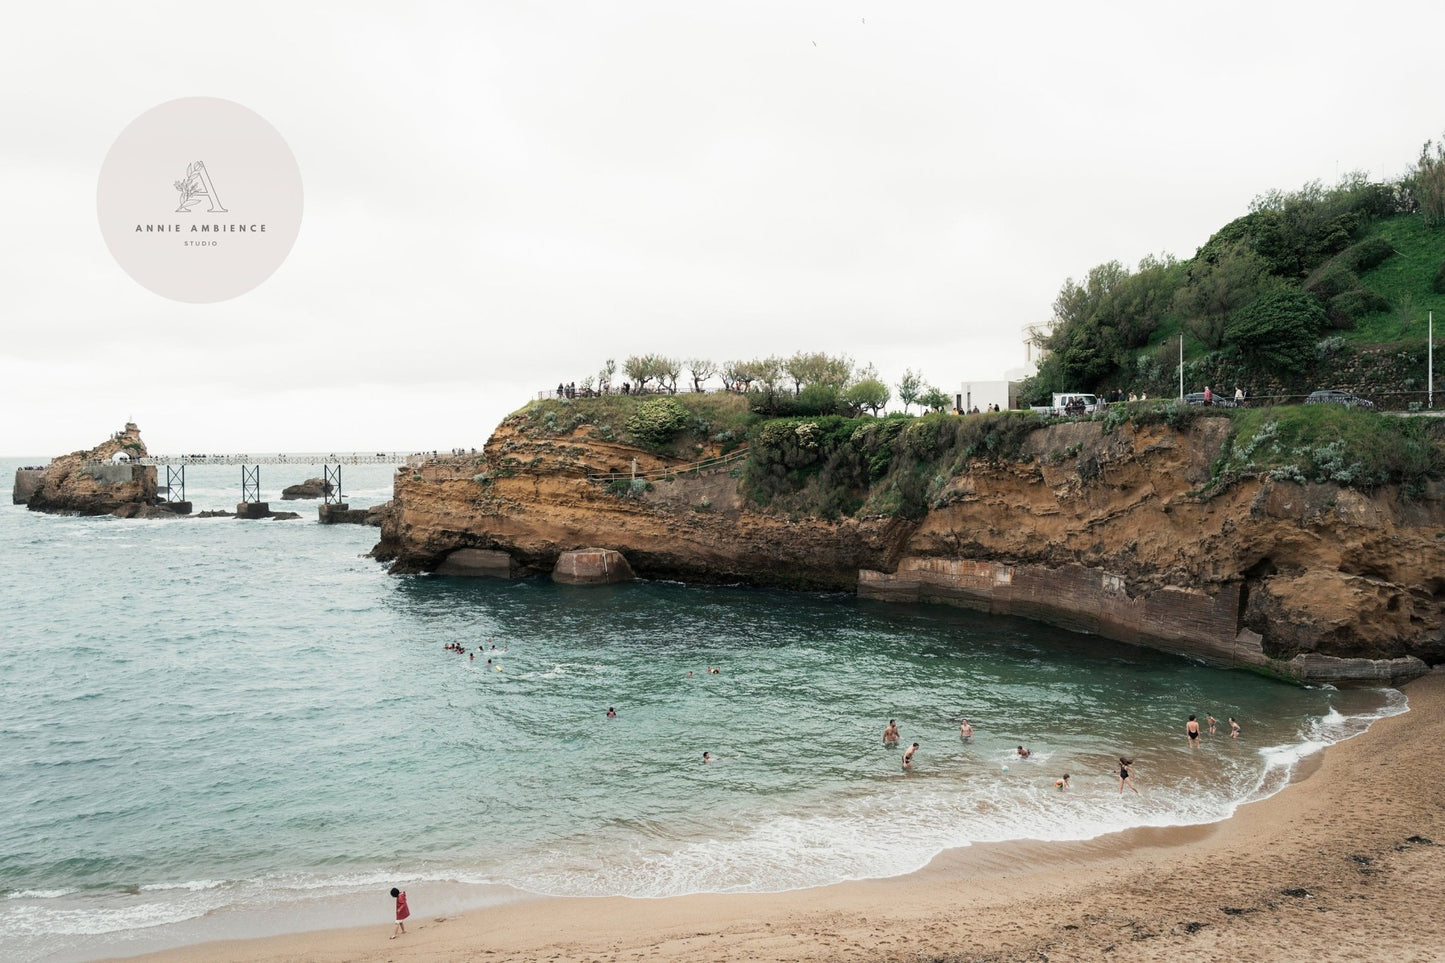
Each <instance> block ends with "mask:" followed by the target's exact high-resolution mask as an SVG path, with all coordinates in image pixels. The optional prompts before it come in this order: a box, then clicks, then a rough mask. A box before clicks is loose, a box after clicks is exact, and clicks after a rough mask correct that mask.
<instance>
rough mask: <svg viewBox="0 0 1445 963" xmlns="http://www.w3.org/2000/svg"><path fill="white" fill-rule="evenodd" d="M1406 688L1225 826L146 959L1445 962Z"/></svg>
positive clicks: (1435, 765) (1436, 783) (1442, 725)
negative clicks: (863, 877) (1400, 697)
mask: <svg viewBox="0 0 1445 963" xmlns="http://www.w3.org/2000/svg"><path fill="white" fill-rule="evenodd" d="M1404 691H1405V693H1406V694H1407V695H1408V696H1409V700H1410V711H1409V712H1408V713H1405V714H1404V715H1400V716H1394V717H1392V718H1388V719H1383V720H1380V721H1378V722H1376V723H1375V724H1374V725H1373V726H1371V728H1370V730H1369V732H1367V733H1366V734H1364V735H1362V736H1359V737H1357V738H1355V739H1351V740H1349V741H1348V742H1344V743H1341V744H1339V745H1336V746H1332V747H1330V748H1329V749H1327V750H1326V751H1325V752H1324V753H1323V754H1322V755H1320V756H1316V757H1312V758H1311V759H1310V760H1307V761H1306V764H1305V765H1304V766H1303V767H1302V769H1301V771H1300V772H1299V773H1297V775H1296V779H1295V781H1294V782H1293V783H1292V784H1291V785H1290V786H1288V787H1286V788H1285V789H1284V790H1283V791H1282V792H1280V793H1278V794H1277V795H1275V796H1272V797H1271V798H1269V799H1266V800H1263V801H1261V802H1257V803H1252V804H1250V805H1248V806H1244V807H1242V808H1241V809H1240V810H1239V812H1238V813H1237V814H1236V815H1235V816H1234V817H1233V818H1232V819H1229V820H1227V821H1225V822H1222V823H1218V824H1215V825H1211V826H1203V827H1190V828H1184V829H1161V830H1133V831H1130V832H1126V833H1118V834H1113V835H1110V836H1105V837H1101V838H1099V839H1096V840H1091V841H1089V842H1086V843H1001V844H991V845H983V846H973V847H969V848H966V849H960V850H953V851H950V852H948V853H944V854H943V855H941V856H939V857H938V858H937V859H935V860H934V861H933V862H932V863H931V864H930V865H929V866H928V867H926V868H925V869H923V870H921V871H920V872H917V873H913V874H911V875H908V876H901V877H896V878H893V879H886V880H874V881H863V882H852V883H841V884H838V885H835V886H825V887H819V888H816V889H809V890H799V891H796V892H790V893H782V894H775V895H740V896H685V897H674V898H669V899H658V900H635V899H624V898H606V899H538V900H532V901H528V902H523V903H515V904H510V905H507V906H501V907H496V908H493V909H487V910H479V911H477V912H474V913H468V914H466V915H463V916H460V917H454V918H439V917H434V916H428V915H427V914H426V907H425V906H424V905H421V901H419V900H417V899H416V895H415V894H413V899H412V908H413V912H414V913H415V914H416V915H414V916H413V917H412V919H411V921H410V922H409V924H408V932H407V934H406V935H405V936H402V937H400V938H398V939H397V940H394V941H392V940H388V939H387V937H388V936H389V935H390V933H391V924H390V922H389V921H388V914H389V911H390V902H391V901H390V898H389V897H387V896H386V895H385V894H384V893H382V894H381V896H380V899H379V907H378V914H379V917H380V921H379V922H378V924H377V925H376V926H368V927H360V928H354V929H345V930H330V931H325V932H312V933H299V934H294V935H288V936H281V937H268V938H264V939H257V940H247V941H239V942H224V943H208V944H205V945H202V946H192V947H188V948H184V949H179V950H173V951H168V952H165V953H159V954H152V955H149V956H146V957H142V959H146V960H155V961H178V960H198V959H204V960H208V961H260V960H268V961H282V960H284V961H298V963H299V961H308V963H326V961H343V960H347V961H350V960H358V961H390V960H414V961H421V963H441V961H454V960H478V961H482V960H485V961H521V960H556V961H574V960H575V961H589V963H602V961H630V960H639V961H660V963H671V961H678V963H682V961H699V963H712V961H741V960H778V961H787V960H860V961H861V960H879V961H902V960H909V961H914V963H916V961H919V960H928V961H965V960H988V961H1004V960H1042V959H1053V960H1083V961H1089V960H1110V961H1129V960H1139V961H1145V960H1149V961H1152V960H1159V959H1181V960H1231V961H1244V963H1248V961H1267V960H1268V961H1272V960H1280V961H1284V960H1302V959H1307V960H1351V961H1354V960H1386V959H1388V960H1392V961H1397V960H1398V961H1403V960H1422V961H1423V960H1439V959H1442V958H1445V914H1441V913H1440V912H1439V906H1438V903H1439V897H1440V894H1441V892H1442V884H1445V848H1441V847H1445V781H1442V778H1441V777H1442V769H1445V767H1442V764H1441V762H1440V759H1441V758H1442V754H1445V674H1441V673H1436V674H1433V675H1431V676H1428V677H1426V678H1424V679H1420V680H1418V681H1416V682H1412V683H1410V684H1409V685H1407V686H1405V688H1404ZM1141 788H1142V789H1144V791H1146V792H1147V791H1148V790H1147V787H1143V786H1141ZM1432 841H1433V842H1432ZM1437 843H1438V844H1439V845H1438V847H1437Z"/></svg>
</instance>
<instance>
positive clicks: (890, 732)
mask: <svg viewBox="0 0 1445 963" xmlns="http://www.w3.org/2000/svg"><path fill="white" fill-rule="evenodd" d="M1205 720H1206V723H1205V724H1206V725H1207V726H1208V727H1209V734H1210V736H1213V735H1214V734H1215V732H1216V731H1217V730H1218V727H1219V723H1218V721H1217V720H1216V719H1215V718H1214V716H1212V715H1208V714H1206V715H1205ZM1184 731H1185V732H1186V733H1187V734H1188V737H1189V748H1191V749H1193V748H1194V747H1195V746H1196V745H1198V743H1199V719H1198V718H1197V717H1196V716H1192V715H1191V716H1190V717H1189V722H1188V723H1186V724H1185V726H1184ZM1239 736H1240V728H1239V723H1238V722H1236V721H1235V718H1234V716H1230V717H1229V738H1231V739H1238V738H1239ZM958 737H959V738H960V739H962V740H963V741H964V742H972V741H973V726H972V725H970V724H969V721H968V720H967V719H964V720H963V722H962V724H961V725H959V727H958ZM901 738H902V736H901V735H900V733H899V731H898V720H897V719H889V720H888V725H887V726H885V727H884V729H883V745H885V746H887V747H889V748H892V747H894V746H897V745H898V742H899V739H901ZM917 751H918V743H916V742H915V743H913V745H911V746H909V747H908V748H907V749H905V750H904V752H903V769H904V771H905V772H907V771H911V770H912V769H913V754H914V753H916V752H917ZM706 755H707V753H703V756H704V757H706ZM1014 755H1015V756H1016V757H1017V758H1019V759H1027V758H1029V757H1030V756H1032V755H1033V752H1032V751H1031V750H1029V749H1028V748H1026V747H1025V746H1022V745H1020V746H1019V747H1018V748H1016V749H1015V750H1014ZM703 761H704V762H707V761H709V760H707V759H706V758H704V759H703ZM1133 767H1134V760H1133V759H1131V758H1129V757H1128V756H1120V757H1119V792H1121V793H1122V792H1123V791H1124V788H1125V787H1126V786H1127V787H1128V788H1129V789H1132V790H1134V792H1136V793H1137V792H1138V791H1139V789H1138V787H1136V786H1135V785H1134V781H1133V778H1132V776H1133V771H1134V769H1133ZM1004 769H1005V770H1007V769H1008V767H1007V766H1005V767H1004ZM1054 787H1055V788H1056V789H1058V790H1059V791H1060V792H1067V791H1068V789H1069V774H1068V773H1064V774H1063V775H1062V776H1060V777H1059V778H1058V779H1055V780H1054Z"/></svg>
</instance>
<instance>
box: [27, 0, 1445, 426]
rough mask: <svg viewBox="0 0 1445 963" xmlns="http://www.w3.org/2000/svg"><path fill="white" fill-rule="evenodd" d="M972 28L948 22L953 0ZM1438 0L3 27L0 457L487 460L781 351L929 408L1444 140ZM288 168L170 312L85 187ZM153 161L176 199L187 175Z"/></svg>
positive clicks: (319, 7)
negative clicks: (252, 256)
mask: <svg viewBox="0 0 1445 963" xmlns="http://www.w3.org/2000/svg"><path fill="white" fill-rule="evenodd" d="M975 8H976V9H975ZM1442 9H1445V7H1442V6H1441V5H1440V4H1438V3H1434V2H1414V3H1392V2H1380V3H1373V4H1370V5H1367V6H1361V5H1359V4H1353V3H1352V4H1344V3H1334V4H1331V3H1321V2H1312V3H1287V4H1286V3H1260V2H1252V3H1248V4H1245V3H1216V4H1211V5H1206V6H1203V7H1201V6H1199V5H1197V4H1196V5H1192V6H1189V7H1185V6H1182V5H1175V4H1161V3H1157V2H1152V3H1137V4H1102V3H1094V4H1080V3H1077V2H1075V3H1067V4H1052V3H1037V2H1036V3H1029V4H990V5H987V6H986V7H985V6H984V5H974V4H962V3H957V2H936V3H934V2H917V3H907V2H891V3H876V2H854V0H828V2H818V3H799V2H776V0H772V2H758V3H739V2H725V0H712V2H705V3H704V2H689V0H657V2H633V3H597V2H565V3H564V2H551V3H513V2H508V3H500V2H488V0H479V2H471V3H465V4H463V3H457V4H441V3H407V4H401V3H395V4H362V3H354V2H348V3H344V4H343V3H265V2H259V3H258V2H252V3H246V4H201V3H175V4H144V5H133V4H119V3H94V4H75V3H56V2H47V3H41V4H25V5H21V4H10V5H8V6H7V9H6V12H5V18H4V21H5V23H4V30H3V34H0V104H3V114H0V118H3V123H0V214H3V220H0V325H3V338H0V379H3V384H4V387H5V389H6V390H5V395H6V397H7V398H8V399H9V403H8V406H7V407H8V409H9V411H8V417H7V418H6V419H5V427H4V432H3V437H0V453H4V454H20V455H55V454H59V453H63V452H66V451H70V450H73V449H76V448H80V447H88V446H89V445H91V444H94V443H96V442H98V441H100V440H101V439H102V438H104V437H105V436H106V435H108V434H109V433H110V432H111V431H112V430H114V429H116V428H119V427H120V426H121V425H122V424H123V423H124V422H125V421H126V420H127V419H133V420H135V421H136V422H137V423H139V425H140V427H141V429H142V432H143V434H144V437H145V439H146V441H147V443H148V445H149V446H150V448H151V450H152V451H158V452H159V451H165V452H177V451H211V452H227V451H250V452H259V451H277V450H280V451H318V450H321V451H333V450H334V451H341V450H347V451H349V450H380V449H386V450H391V449H406V450H415V449H430V448H449V447H453V446H457V445H460V446H477V447H480V446H481V444H482V443H483V442H484V441H485V440H486V438H487V436H488V435H489V434H490V433H491V430H492V429H493V428H494V427H495V425H496V424H497V422H498V421H499V420H500V419H501V418H502V417H503V416H504V415H506V414H507V413H508V412H509V411H512V410H514V409H516V408H518V407H520V406H521V405H522V404H523V403H525V402H526V401H527V400H528V399H529V398H530V397H534V396H535V394H536V392H537V391H539V390H542V389H546V388H547V387H549V386H555V385H556V384H557V382H558V381H563V380H565V381H581V380H582V379H583V378H584V377H586V376H587V375H589V374H593V373H595V372H596V371H597V369H598V368H599V367H601V365H602V363H603V362H604V361H605V360H606V359H607V358H616V359H617V360H618V362H619V364H620V362H621V361H622V359H623V358H625V357H626V356H628V355H630V354H643V353H647V352H659V353H663V354H668V355H674V356H678V357H689V356H699V355H700V356H703V357H708V358H713V359H715V360H718V361H725V360H729V359H734V358H744V357H755V356H760V355H766V354H779V355H788V354H791V353H793V352H795V351H798V350H822V351H827V352H830V353H835V354H848V355H850V356H852V357H853V358H854V359H855V360H856V361H859V362H873V363H874V364H876V365H877V367H878V369H879V371H880V373H881V374H882V376H883V377H884V380H885V381H887V382H888V383H889V384H890V385H891V384H894V383H895V382H896V381H897V379H898V377H899V375H901V374H902V372H903V370H904V368H905V367H910V366H911V367H913V368H915V369H918V370H921V372H922V373H923V375H924V376H925V379H926V380H927V381H928V382H929V383H932V384H936V385H938V386H940V387H942V388H944V389H945V390H947V391H949V392H950V393H951V392H952V391H953V389H954V388H955V387H956V386H957V384H958V383H959V382H960V381H962V380H984V379H992V378H998V377H1001V375H1002V373H1003V371H1005V370H1006V369H1008V368H1012V367H1017V366H1019V365H1020V364H1022V362H1023V360H1024V353H1023V352H1024V349H1023V334H1022V328H1023V326H1024V325H1026V324H1029V323H1033V322H1038V321H1043V320H1047V318H1048V317H1049V314H1050V303H1051V302H1052V300H1053V298H1054V296H1055V294H1056V293H1057V292H1058V289H1059V287H1060V285H1061V284H1062V283H1063V281H1064V279H1065V278H1066V277H1070V276H1073V277H1080V276H1082V275H1083V274H1084V273H1085V272H1087V271H1088V269H1089V268H1090V267H1092V266H1094V265H1096V264H1099V263H1101V262H1104V261H1107V260H1111V259H1115V258H1117V259H1119V260H1121V261H1123V262H1125V263H1126V264H1130V265H1135V264H1137V262H1138V261H1139V259H1140V258H1141V257H1143V256H1145V255H1146V254H1150V253H1159V252H1171V253H1173V254H1176V255H1178V256H1181V257H1188V256H1190V255H1192V254H1193V253H1194V251H1195V249H1196V248H1197V247H1198V246H1199V245H1200V244H1202V243H1203V242H1204V241H1205V240H1206V239H1207V238H1208V236H1209V234H1210V233H1211V232H1212V231H1214V230H1215V229H1217V228H1218V227H1220V226H1222V225H1223V224H1224V223H1226V222H1227V221H1229V220H1231V219H1233V218H1234V217H1237V216H1239V215H1240V214H1243V213H1245V212H1246V210H1247V208H1248V205H1249V202H1250V200H1251V199H1252V198H1253V197H1254V196H1255V195H1257V194H1259V193H1262V192H1264V191H1266V190H1269V189H1271V188H1283V189H1295V188H1298V187H1299V186H1301V185H1302V184H1304V183H1306V182H1307V181H1310V180H1314V179H1321V180H1324V181H1325V182H1327V183H1333V182H1335V181H1336V180H1337V179H1338V177H1339V175H1340V174H1342V173H1344V172H1347V171H1350V170H1365V171H1368V172H1369V173H1370V174H1371V175H1372V176H1374V177H1376V178H1395V177H1398V176H1399V175H1400V174H1401V173H1402V172H1403V171H1404V170H1405V169H1406V167H1407V166H1408V165H1409V164H1410V162H1411V161H1412V160H1413V159H1414V158H1415V157H1416V156H1417V155H1418V153H1419V149H1420V145H1421V144H1422V143H1423V142H1424V141H1425V140H1426V139H1427V138H1432V137H1433V138H1438V137H1440V136H1441V133H1442V131H1445V96H1442V91H1445V81H1442V79H1441V78H1442V76H1445V72H1442V71H1445V64H1442V63H1441V61H1440V56H1439V49H1438V48H1439V38H1440V37H1441V35H1442V27H1445V13H1442V12H1441V11H1442ZM195 96H209V97H221V98H226V99H229V100H234V101H236V102H238V103H241V104H243V105H245V106H247V107H249V108H250V109H252V110H254V111H256V112H257V113H259V114H261V115H262V116H263V117H265V118H266V119H268V120H269V121H270V122H271V123H272V124H273V125H274V126H275V127H276V128H277V130H278V131H279V132H280V133H281V134H282V136H283V137H284V138H285V139H286V140H287V142H288V143H289V144H290V146H291V149H292V151H293V152H294V153H295V155H296V159H297V161H298V163H299V166H300V169H301V175H302V178H303V181H304V187H305V205H306V207H305V217H304V220H303V222H302V226H301V233H300V237H299V239H298V240H297V243H296V246H295V248H294V250H293V251H292V253H291V255H290V257H289V258H288V259H287V261H286V262H285V263H284V264H283V265H282V267H281V268H280V269H279V270H278V271H277V272H276V274H275V275H273V276H272V277H271V278H270V280H268V281H267V282H265V283H264V284H262V285H261V286H260V287H258V288H256V289H255V290H253V291H251V292H250V293H248V294H245V295H242V296H241V297H239V298H236V299H234V300H231V301H228V302H224V303H220V304H211V305H191V304H181V303H177V302H172V301H168V300H165V299H163V298H161V297H159V296H157V295H155V294H152V293H151V292H150V291H148V290H146V289H145V288H143V287H141V286H140V285H138V284H137V283H136V282H134V281H133V280H131V278H130V277H129V276H128V275H126V274H125V273H124V271H123V270H122V269H121V268H120V267H119V266H118V265H117V264H116V263H115V261H114V260H113V259H112V258H111V256H110V253H109V251H108V250H107V248H106V246H105V243H104V242H103V240H102V238H101V235H100V230H99V228H98V226H97V221H96V179H97V175H98V173H99V169H100V165H101V162H102V161H103V160H104V158H105V156H106V152H107V151H108V150H109V149H110V146H111V144H112V143H113V142H114V141H115V139H116V137H117V135H118V134H119V133H120V132H121V131H122V130H123V129H124V128H125V127H126V126H127V125H128V124H129V123H130V122H131V121H132V120H134V119H135V118H136V117H137V116H139V115H140V114H142V113H144V112H145V111H147V110H149V109H150V108H152V107H154V106H156V105H158V104H160V103H162V102H164V101H168V100H172V99H175V98H179V97H195ZM178 173H179V172H178Z"/></svg>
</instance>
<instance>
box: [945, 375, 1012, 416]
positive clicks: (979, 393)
mask: <svg viewBox="0 0 1445 963" xmlns="http://www.w3.org/2000/svg"><path fill="white" fill-rule="evenodd" d="M989 405H998V406H999V408H1000V409H1002V410H1004V411H1007V410H1008V409H1009V383H1008V381H965V382H963V383H962V384H960V385H959V386H958V391H957V392H955V393H954V396H953V410H954V411H957V412H960V413H962V414H968V413H969V412H971V411H973V409H975V408H977V409H978V410H979V411H988V409H989Z"/></svg>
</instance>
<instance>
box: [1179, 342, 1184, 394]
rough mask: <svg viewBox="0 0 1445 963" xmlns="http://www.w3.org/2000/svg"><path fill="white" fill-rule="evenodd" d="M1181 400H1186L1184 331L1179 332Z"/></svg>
mask: <svg viewBox="0 0 1445 963" xmlns="http://www.w3.org/2000/svg"><path fill="white" fill-rule="evenodd" d="M1179 400H1180V401H1183V400H1184V332H1182V331H1181V332H1179Z"/></svg>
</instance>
